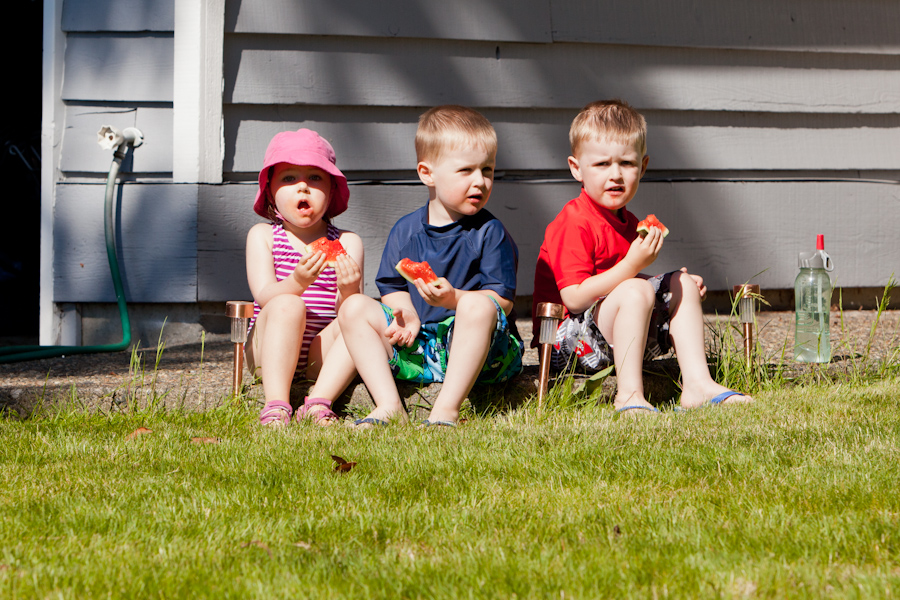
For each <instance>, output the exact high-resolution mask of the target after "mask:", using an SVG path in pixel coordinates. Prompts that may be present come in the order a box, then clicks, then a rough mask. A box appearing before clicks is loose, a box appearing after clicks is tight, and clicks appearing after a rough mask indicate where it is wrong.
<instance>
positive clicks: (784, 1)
mask: <svg viewBox="0 0 900 600" xmlns="http://www.w3.org/2000/svg"><path fill="white" fill-rule="evenodd" d="M225 22H226V26H225V30H226V32H228V33H232V32H238V33H263V34H273V33H277V34H287V35H317V36H362V37H386V38H440V39H456V40H486V41H497V42H537V43H545V42H551V41H554V42H583V43H593V44H628V45H639V46H682V47H701V46H702V47H715V48H748V49H783V50H790V51H802V52H864V53H893V54H896V53H898V52H900V40H898V37H897V23H900V4H898V3H897V2H895V1H894V0H857V1H855V2H849V1H847V0H814V1H811V0H755V1H754V2H743V3H740V2H722V1H721V0H694V1H692V2H690V3H685V2H652V3H651V2H643V3H642V2H633V1H632V0H597V1H590V2H586V1H583V0H578V1H575V0H527V1H525V0H490V1H489V0H457V1H455V2H420V1H416V0H403V1H393V2H389V3H387V2H371V1H369V0H342V1H340V2H334V1H332V0H254V1H253V2H236V1H230V2H228V3H227V4H226V17H225Z"/></svg>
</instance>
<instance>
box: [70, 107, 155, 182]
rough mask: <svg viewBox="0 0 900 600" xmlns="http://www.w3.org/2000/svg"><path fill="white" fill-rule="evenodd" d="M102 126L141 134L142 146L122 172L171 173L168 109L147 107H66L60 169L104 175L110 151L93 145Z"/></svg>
mask: <svg viewBox="0 0 900 600" xmlns="http://www.w3.org/2000/svg"><path fill="white" fill-rule="evenodd" d="M104 125H111V126H113V127H115V128H116V129H119V130H120V131H121V130H123V129H125V128H126V127H137V128H138V129H140V130H141V132H142V133H143V134H144V144H143V145H142V146H141V147H140V148H137V149H135V150H134V152H133V153H131V154H130V156H131V159H129V162H127V163H125V165H124V170H125V171H129V172H132V173H139V174H143V173H171V171H172V109H171V108H168V107H167V108H154V107H147V106H140V107H136V108H135V107H122V106H97V105H91V106H78V105H69V106H67V107H66V135H65V136H64V137H63V151H62V156H61V158H60V165H59V166H60V169H62V170H63V171H65V172H68V173H72V172H76V173H107V172H108V171H109V164H110V161H111V160H112V152H111V151H110V150H103V149H102V148H100V146H99V145H98V144H97V132H98V131H99V130H100V128H101V127H102V126H104Z"/></svg>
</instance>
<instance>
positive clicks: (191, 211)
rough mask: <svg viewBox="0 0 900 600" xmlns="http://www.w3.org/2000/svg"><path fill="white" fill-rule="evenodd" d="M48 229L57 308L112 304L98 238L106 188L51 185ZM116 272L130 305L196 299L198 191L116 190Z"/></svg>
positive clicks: (161, 187)
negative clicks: (53, 191)
mask: <svg viewBox="0 0 900 600" xmlns="http://www.w3.org/2000/svg"><path fill="white" fill-rule="evenodd" d="M56 189H57V194H56V207H55V212H54V229H53V244H54V246H53V248H54V261H53V278H54V289H53V294H54V300H55V301H56V302H114V301H115V299H116V296H115V292H114V290H113V285H112V278H111V276H110V273H109V263H108V261H107V257H106V241H105V236H104V224H103V218H104V196H105V193H104V192H105V186H104V185H101V184H60V185H58V186H57V188H56ZM118 189H119V190H120V198H121V200H120V201H118V202H117V207H118V210H117V224H118V225H117V233H118V251H119V263H120V270H121V272H122V278H123V282H124V286H125V296H126V299H127V300H129V301H131V302H196V301H197V200H196V198H197V190H196V186H192V185H172V184H168V185H159V184H147V185H141V184H125V185H121V186H119V188H118Z"/></svg>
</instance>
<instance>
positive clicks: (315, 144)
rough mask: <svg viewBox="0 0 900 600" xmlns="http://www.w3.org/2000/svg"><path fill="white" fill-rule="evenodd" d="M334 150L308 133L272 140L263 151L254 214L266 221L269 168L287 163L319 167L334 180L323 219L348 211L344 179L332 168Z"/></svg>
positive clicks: (289, 133)
mask: <svg viewBox="0 0 900 600" xmlns="http://www.w3.org/2000/svg"><path fill="white" fill-rule="evenodd" d="M336 161H337V159H336V158H335V156H334V148H332V147H331V144H329V143H328V141H327V140H325V138H323V137H322V136H320V135H319V134H318V133H316V132H315V131H313V130H311V129H299V130H297V131H282V132H281V133H279V134H277V135H276V136H275V137H273V138H272V141H271V142H269V147H268V148H266V158H265V160H264V161H263V167H262V169H260V171H259V190H257V192H256V202H254V203H253V210H254V212H256V214H258V215H259V216H261V217H266V218H269V213H268V211H267V210H266V188H267V187H268V186H269V168H270V167H273V166H275V165H277V164H278V163H288V164H292V165H298V166H301V167H318V168H320V169H322V170H323V171H325V172H326V173H328V174H329V175H331V177H332V179H333V185H332V193H331V202H330V203H329V205H328V210H326V211H325V216H326V217H329V218H330V217H336V216H337V215H339V214H341V213H342V212H344V211H345V210H347V203H348V202H349V200H350V189H349V188H348V187H347V178H346V177H345V176H344V174H343V173H341V170H340V169H338V168H337V165H336V164H335V163H336Z"/></svg>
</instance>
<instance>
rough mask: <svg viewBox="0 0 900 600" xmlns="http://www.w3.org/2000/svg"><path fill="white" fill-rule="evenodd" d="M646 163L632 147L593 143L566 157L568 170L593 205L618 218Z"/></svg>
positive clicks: (628, 200)
mask: <svg viewBox="0 0 900 600" xmlns="http://www.w3.org/2000/svg"><path fill="white" fill-rule="evenodd" d="M648 160H649V157H648V156H642V155H641V152H640V150H639V149H638V148H637V147H635V146H633V145H627V144H622V143H619V142H612V141H609V140H605V139H601V140H597V139H593V140H588V141H585V142H582V144H581V147H580V148H579V149H578V155H577V156H570V157H569V170H571V171H572V176H573V177H574V178H575V179H577V180H578V181H580V182H581V183H582V185H584V191H585V192H587V194H588V196H590V197H591V199H592V200H593V201H594V202H596V203H597V204H599V205H600V206H602V207H604V208H607V209H609V210H611V211H613V212H615V213H616V214H618V211H619V209H620V208H622V207H624V206H625V205H626V204H628V203H629V202H630V201H631V199H632V198H634V194H635V192H637V189H638V183H639V182H640V180H641V177H642V176H643V175H644V172H645V171H646V170H647V161H648Z"/></svg>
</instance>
